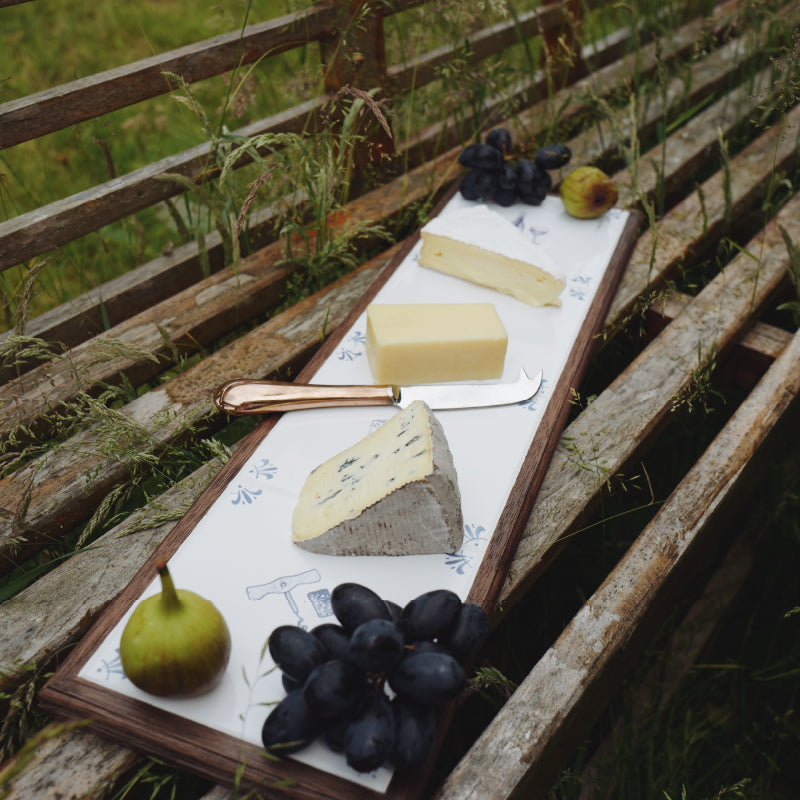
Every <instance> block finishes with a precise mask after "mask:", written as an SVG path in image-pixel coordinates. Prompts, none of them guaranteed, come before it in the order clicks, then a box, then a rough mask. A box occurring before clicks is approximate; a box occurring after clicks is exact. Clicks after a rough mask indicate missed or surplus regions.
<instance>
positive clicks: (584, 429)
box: [501, 196, 800, 605]
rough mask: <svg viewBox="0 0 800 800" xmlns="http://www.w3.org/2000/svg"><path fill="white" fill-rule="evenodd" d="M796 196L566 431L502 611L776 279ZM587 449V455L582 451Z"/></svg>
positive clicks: (743, 325)
mask: <svg viewBox="0 0 800 800" xmlns="http://www.w3.org/2000/svg"><path fill="white" fill-rule="evenodd" d="M798 211H800V196H796V197H795V198H794V199H793V200H792V201H791V202H790V203H788V204H787V205H786V206H785V207H784V208H783V209H782V210H781V211H780V212H779V213H778V215H777V216H776V217H775V218H774V219H773V220H772V221H770V223H769V224H768V225H767V227H766V228H765V230H764V231H763V233H762V234H760V235H759V236H758V238H756V239H755V240H753V241H752V242H750V244H749V246H748V247H747V248H746V249H747V250H748V251H750V252H758V253H759V254H760V260H759V261H754V260H753V259H752V258H750V257H749V255H747V254H746V253H742V254H740V255H738V256H737V257H736V258H735V259H734V260H733V261H732V262H731V263H730V264H728V265H727V267H726V268H725V270H724V271H723V272H721V273H720V274H719V275H717V276H716V277H715V278H714V280H712V281H711V282H710V283H709V284H708V285H707V286H706V287H705V288H704V289H703V290H702V292H700V294H698V296H697V297H696V298H695V299H694V301H693V302H692V303H690V304H689V305H688V306H686V308H685V309H684V311H683V313H682V314H680V315H679V316H678V317H677V318H676V319H675V320H674V321H673V322H672V323H671V324H670V325H669V326H668V327H667V328H666V329H665V330H664V331H663V333H662V334H661V335H660V336H658V337H657V338H656V339H655V340H654V341H653V342H651V343H650V344H649V345H648V346H647V348H645V350H644V351H643V352H642V353H641V354H640V355H639V356H638V357H637V358H636V359H635V360H634V361H632V362H631V364H629V365H628V367H627V368H626V369H625V370H624V371H623V372H622V373H621V374H620V375H619V377H617V379H616V380H615V381H614V382H613V383H612V384H611V385H610V386H609V387H608V388H607V389H606V390H605V391H604V392H602V393H601V394H600V395H599V396H598V397H597V398H596V399H595V400H594V401H593V402H592V403H591V404H590V405H589V406H588V407H587V408H586V409H585V411H584V412H583V413H582V414H581V415H580V416H579V417H578V418H577V419H576V420H575V421H574V422H573V423H572V424H570V425H569V427H568V428H567V429H566V430H565V432H564V436H563V437H562V448H561V449H560V450H559V451H556V454H555V456H554V457H553V460H552V461H551V464H550V467H549V468H548V471H547V475H546V476H545V479H544V482H543V484H542V488H541V490H540V492H539V496H538V499H537V504H536V506H535V507H534V510H533V513H532V514H531V517H530V519H529V520H528V525H527V528H526V530H525V533H524V534H523V538H522V540H521V542H520V545H519V547H518V549H517V554H516V559H515V563H514V567H513V569H512V572H511V575H510V577H509V580H508V581H507V583H506V586H505V588H504V591H503V595H502V601H501V604H503V603H505V602H508V603H510V604H512V605H513V603H514V602H515V599H516V598H517V597H518V596H519V595H520V594H521V593H524V591H525V590H526V588H527V587H528V586H530V584H531V583H532V582H533V581H534V580H535V579H536V577H537V576H538V575H540V574H541V572H542V571H543V569H544V568H545V567H546V565H547V564H548V563H549V562H550V561H551V560H552V558H553V557H554V555H555V552H556V551H557V549H558V546H559V541H560V540H561V539H562V538H563V537H564V536H565V535H567V534H568V533H569V531H570V530H573V529H575V528H577V527H578V526H579V524H580V522H581V520H584V519H586V518H587V517H588V515H589V514H590V513H591V511H592V509H593V507H594V503H596V501H597V500H599V498H600V496H601V494H602V491H603V487H604V485H605V483H606V481H607V480H611V478H612V477H613V476H614V475H619V474H624V472H625V469H626V466H627V465H628V464H630V463H632V461H633V460H635V459H637V458H639V457H640V456H641V453H642V452H643V450H644V448H645V447H646V444H647V442H648V441H649V440H650V439H651V438H652V437H653V436H655V435H656V434H657V432H658V430H659V429H660V427H661V426H662V425H663V424H664V423H665V422H666V420H667V419H668V418H669V415H670V413H671V410H672V408H673V406H674V405H675V404H676V403H679V402H680V401H681V398H683V397H684V396H685V394H686V392H687V391H688V390H689V389H690V388H691V384H692V375H693V373H694V372H695V370H697V369H702V368H704V367H707V366H710V365H712V362H714V363H722V362H723V361H724V360H725V357H726V354H727V351H728V350H729V348H731V347H732V346H733V345H734V344H735V343H736V342H737V341H739V340H740V339H741V338H742V336H744V334H745V333H746V331H747V330H748V329H749V328H750V327H752V325H753V323H754V322H755V321H756V319H757V318H758V315H759V313H760V310H761V309H762V308H763V307H764V305H765V304H766V303H768V302H769V300H770V298H771V297H773V296H774V295H775V293H776V292H777V291H778V289H779V287H780V285H781V282H782V281H783V280H784V278H785V270H786V264H787V263H788V255H787V253H786V248H785V246H784V244H783V238H782V236H781V233H780V230H779V226H783V227H784V228H786V230H787V231H789V233H790V235H791V236H792V237H793V238H794V237H797V236H800V221H798V219H797V216H798ZM589 441H591V443H592V447H591V450H590V451H589V452H584V451H583V450H582V443H584V442H589Z"/></svg>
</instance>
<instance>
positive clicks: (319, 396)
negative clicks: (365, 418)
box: [214, 378, 397, 415]
mask: <svg viewBox="0 0 800 800" xmlns="http://www.w3.org/2000/svg"><path fill="white" fill-rule="evenodd" d="M396 399H397V397H396V394H395V389H394V387H392V386H324V385H322V384H311V383H284V382H281V381H259V380H250V379H245V378H243V379H240V380H235V381H229V382H228V383H224V384H222V386H220V387H219V388H218V389H217V391H216V392H215V393H214V404H215V405H216V406H217V408H219V409H220V410H221V411H227V412H228V414H238V415H241V414H267V413H269V412H272V411H298V410H300V409H304V408H327V407H330V406H377V405H392V404H394V403H395V401H396Z"/></svg>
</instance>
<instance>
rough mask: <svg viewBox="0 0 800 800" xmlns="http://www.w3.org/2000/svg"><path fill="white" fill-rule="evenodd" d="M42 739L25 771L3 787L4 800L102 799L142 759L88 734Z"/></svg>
mask: <svg viewBox="0 0 800 800" xmlns="http://www.w3.org/2000/svg"><path fill="white" fill-rule="evenodd" d="M44 733H45V734H47V733H48V731H47V730H45V732H44ZM41 739H42V741H41V743H37V744H38V746H37V747H36V749H35V751H34V753H32V754H30V755H31V760H30V761H29V762H27V763H26V764H25V768H24V769H23V770H21V771H20V773H19V774H18V775H17V776H16V777H15V778H14V779H12V780H11V781H10V782H9V783H8V784H7V785H4V787H3V789H4V792H3V798H4V800H32V798H36V800H64V798H69V800H103V799H104V798H106V797H112V796H113V793H114V789H115V787H117V786H118V785H119V781H120V778H121V777H123V776H124V775H125V774H126V773H128V772H129V771H130V770H131V769H132V768H133V767H134V766H135V764H136V762H137V761H139V760H140V759H141V756H139V755H137V754H136V753H134V752H133V751H131V750H126V749H124V748H121V747H118V746H117V745H115V744H113V743H112V742H109V741H108V740H106V739H103V738H101V737H99V736H96V735H94V734H92V733H88V732H87V731H82V730H77V731H75V730H69V729H67V730H65V731H64V732H63V733H60V734H59V735H53V736H52V737H49V736H44V735H43V736H41Z"/></svg>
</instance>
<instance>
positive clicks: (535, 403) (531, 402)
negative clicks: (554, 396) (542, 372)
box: [517, 378, 549, 411]
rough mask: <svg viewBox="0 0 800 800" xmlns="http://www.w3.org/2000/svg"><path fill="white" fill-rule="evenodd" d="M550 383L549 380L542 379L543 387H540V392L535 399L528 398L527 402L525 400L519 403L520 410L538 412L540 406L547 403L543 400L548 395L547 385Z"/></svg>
mask: <svg viewBox="0 0 800 800" xmlns="http://www.w3.org/2000/svg"><path fill="white" fill-rule="evenodd" d="M548 383H549V381H548V380H547V378H542V385H541V386H540V387H539V391H538V392H536V394H535V395H534V396H533V397H530V398H528V399H527V400H523V401H522V402H521V403H517V405H518V406H519V407H520V408H525V409H527V410H528V411H536V410H537V409H538V407H539V404H540V403H542V402H547V401H546V400H544V399H543V398H544V397H546V395H547V385H548Z"/></svg>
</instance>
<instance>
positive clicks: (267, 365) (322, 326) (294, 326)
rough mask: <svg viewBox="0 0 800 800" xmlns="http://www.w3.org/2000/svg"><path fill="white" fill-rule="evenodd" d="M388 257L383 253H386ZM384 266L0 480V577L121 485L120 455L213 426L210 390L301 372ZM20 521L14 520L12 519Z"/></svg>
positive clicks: (361, 273)
mask: <svg viewBox="0 0 800 800" xmlns="http://www.w3.org/2000/svg"><path fill="white" fill-rule="evenodd" d="M390 252H391V251H390ZM384 264H385V257H380V258H378V259H376V260H374V261H371V262H368V263H367V264H366V265H364V266H363V267H361V268H360V269H359V270H357V271H356V272H354V273H351V274H350V275H348V276H346V277H345V278H343V279H340V280H339V281H337V282H335V283H333V284H331V286H330V287H328V289H326V290H323V291H322V292H319V293H317V294H315V295H312V296H311V297H310V298H308V299H307V300H304V301H303V302H301V303H299V304H297V305H295V306H292V307H291V308H290V309H289V310H287V311H285V312H283V313H282V314H279V315H278V316H276V317H274V318H273V319H271V320H270V321H269V322H267V323H266V324H265V325H263V326H261V327H259V328H256V329H255V330H253V331H252V332H250V333H249V334H247V335H245V336H242V337H241V338H239V339H237V340H236V341H234V342H233V343H232V344H231V345H229V346H227V347H225V348H223V349H222V350H218V351H217V352H215V353H213V354H212V355H210V356H208V357H207V358H205V359H204V360H203V361H201V362H199V363H198V364H196V365H194V366H192V367H190V368H189V369H187V370H186V371H185V372H182V373H180V374H179V375H177V376H176V377H174V378H173V379H171V380H170V381H168V382H167V383H165V384H162V385H161V386H159V387H158V388H156V389H152V390H151V391H150V392H148V393H147V394H144V395H142V396H140V397H138V398H136V399H135V400H133V401H132V402H130V403H128V404H126V405H125V406H124V407H123V408H122V409H120V410H118V411H117V412H115V413H114V417H115V421H114V422H113V424H112V426H111V427H113V429H114V430H115V431H116V432H117V435H122V436H123V438H124V441H121V442H119V443H118V444H115V442H114V441H113V438H112V436H113V435H114V434H113V433H112V431H111V430H109V427H108V426H107V425H105V424H104V423H103V422H102V421H99V422H95V423H94V424H91V425H89V426H88V427H87V428H85V429H84V430H82V431H81V432H80V433H78V434H76V435H75V436H73V437H71V438H70V439H69V440H67V441H66V442H64V443H63V444H61V445H59V446H57V447H56V448H55V449H53V450H51V451H49V452H48V453H47V454H45V455H44V456H43V457H42V458H40V459H38V460H36V461H35V462H32V463H30V464H27V465H26V466H24V467H23V468H22V469H21V470H19V471H18V472H17V473H15V474H14V475H13V476H12V477H11V478H4V479H2V480H0V508H2V509H4V510H5V513H4V516H3V517H2V518H0V574H2V573H4V572H7V571H8V570H9V569H12V568H13V567H14V566H15V565H16V564H17V563H19V561H20V560H21V559H22V558H24V557H25V556H27V555H30V554H32V553H34V552H37V551H38V550H40V549H41V548H43V547H46V546H47V544H48V543H49V542H50V541H52V540H54V539H57V538H59V537H60V536H62V535H64V534H65V533H67V532H68V531H69V530H70V528H71V527H73V526H74V525H75V524H77V523H78V522H80V521H82V520H84V519H86V518H87V517H88V516H89V515H90V514H91V513H92V511H93V509H94V508H96V506H97V505H98V504H99V503H100V501H101V500H102V498H103V497H104V496H105V495H106V494H107V493H108V492H109V491H110V490H111V489H112V488H113V487H114V486H116V485H118V484H119V483H120V482H122V481H124V480H126V479H127V478H128V477H129V474H130V470H131V469H132V468H133V467H132V465H130V464H127V463H126V462H125V461H124V456H123V457H122V458H121V455H122V454H123V453H124V452H125V449H126V448H131V447H136V448H138V450H139V452H140V453H146V452H150V453H155V452H158V451H159V449H161V448H163V447H164V446H165V445H167V444H168V443H169V442H171V441H172V440H174V439H175V438H176V437H179V436H183V435H185V434H186V429H187V426H195V425H197V426H200V425H205V424H206V423H208V422H209V420H210V419H211V418H212V417H218V416H219V415H218V414H217V412H216V410H215V409H214V407H213V403H212V400H211V398H212V396H213V393H214V389H216V387H217V386H219V385H220V384H221V383H223V382H224V381H226V380H229V379H230V378H231V377H232V372H231V371H232V370H235V372H236V374H237V376H240V377H245V378H250V377H251V378H259V377H260V378H266V377H268V376H270V375H273V376H277V377H278V378H283V379H286V378H287V377H290V376H291V374H292V372H293V371H294V370H295V369H296V368H297V367H298V365H301V364H303V363H305V361H306V360H307V359H308V358H309V357H310V355H311V354H312V353H313V352H314V351H315V350H316V349H317V348H318V347H319V345H320V344H321V342H322V338H321V332H322V331H331V330H333V329H334V328H335V327H336V325H338V324H339V323H340V322H341V320H342V319H344V317H345V315H346V313H347V312H348V311H349V310H350V308H351V307H352V306H353V304H354V303H355V302H356V301H357V299H358V298H360V297H361V295H362V294H363V293H364V291H365V290H366V288H367V286H369V284H370V283H371V282H372V280H374V278H375V277H376V275H377V273H378V272H379V271H380V268H381V267H382V266H383V265H384ZM23 513H24V520H21V519H19V517H20V516H21V515H23Z"/></svg>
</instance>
